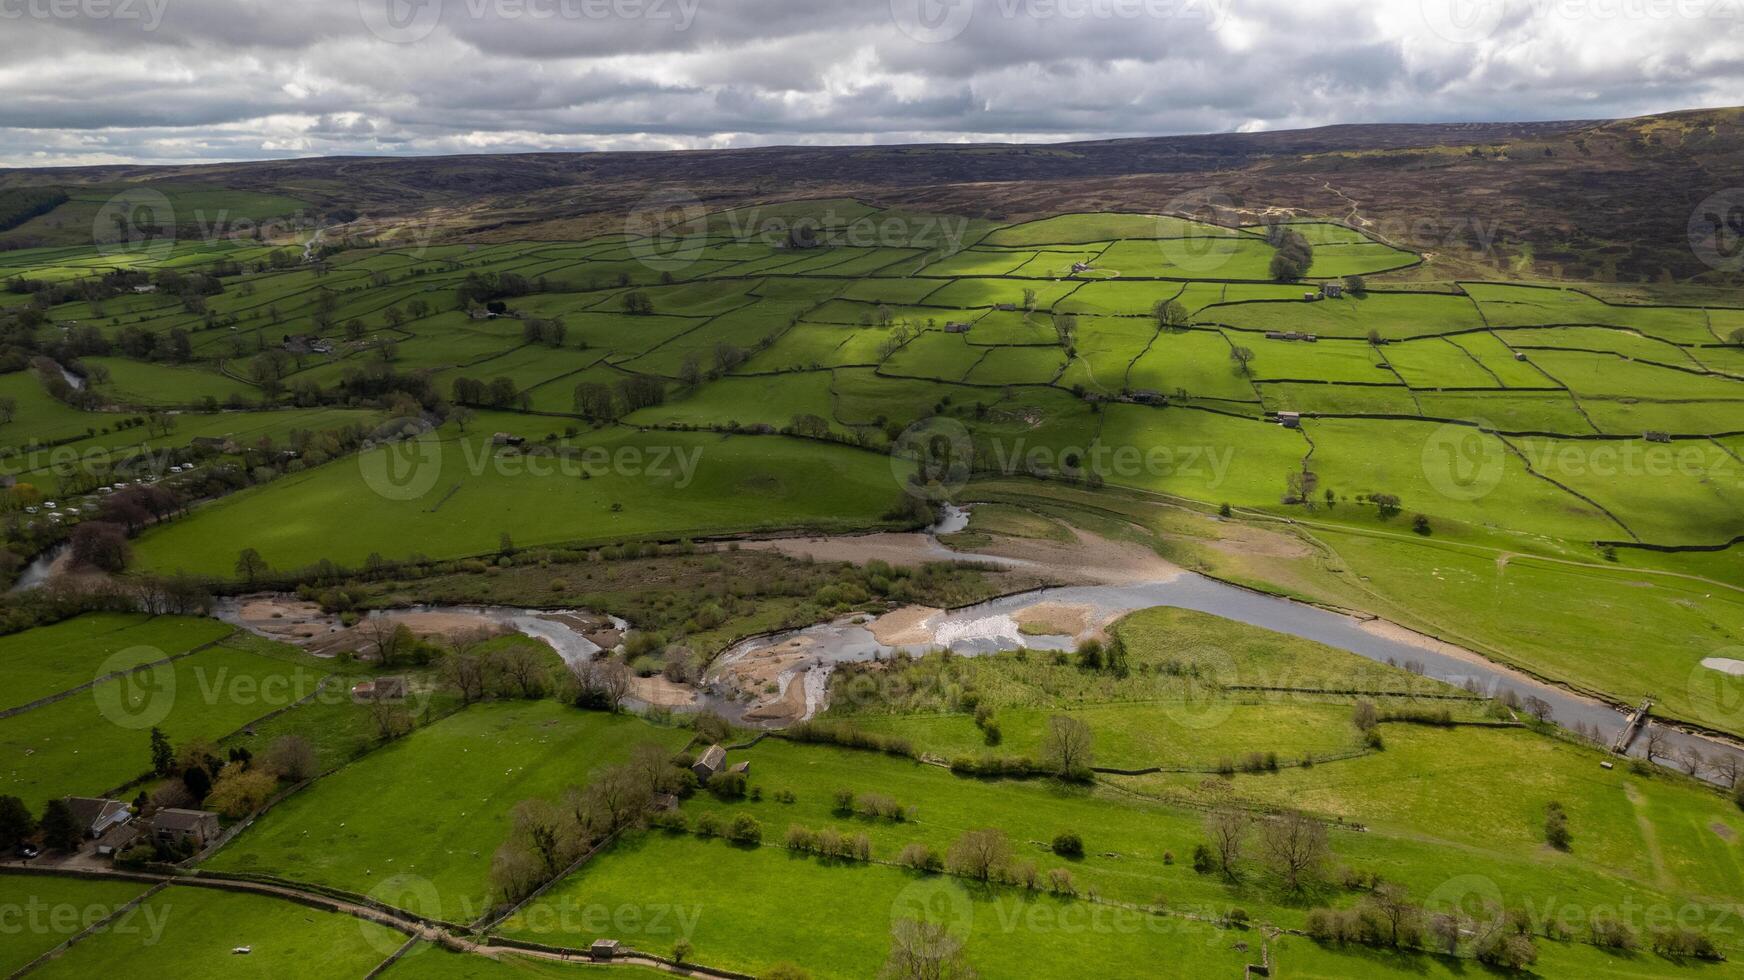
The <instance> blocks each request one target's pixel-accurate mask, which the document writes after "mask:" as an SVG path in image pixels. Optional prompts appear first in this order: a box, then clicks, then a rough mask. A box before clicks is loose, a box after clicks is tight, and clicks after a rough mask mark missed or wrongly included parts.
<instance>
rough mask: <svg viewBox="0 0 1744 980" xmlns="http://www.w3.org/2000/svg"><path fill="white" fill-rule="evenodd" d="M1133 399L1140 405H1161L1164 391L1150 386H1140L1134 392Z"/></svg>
mask: <svg viewBox="0 0 1744 980" xmlns="http://www.w3.org/2000/svg"><path fill="white" fill-rule="evenodd" d="M1132 400H1133V401H1135V402H1138V403H1139V404H1140V405H1161V404H1162V403H1163V393H1162V392H1160V391H1155V390H1153V389H1150V388H1140V389H1138V390H1137V391H1135V392H1133V393H1132Z"/></svg>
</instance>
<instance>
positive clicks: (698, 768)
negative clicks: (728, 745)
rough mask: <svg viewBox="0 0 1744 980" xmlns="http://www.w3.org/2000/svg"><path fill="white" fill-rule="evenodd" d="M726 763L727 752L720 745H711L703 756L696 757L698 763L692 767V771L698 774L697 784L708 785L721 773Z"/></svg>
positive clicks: (704, 751)
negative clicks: (707, 783) (715, 775)
mask: <svg viewBox="0 0 1744 980" xmlns="http://www.w3.org/2000/svg"><path fill="white" fill-rule="evenodd" d="M726 761H727V750H726V749H723V748H721V747H720V746H719V745H711V746H709V747H708V748H706V749H704V750H703V753H702V755H699V756H697V757H696V761H695V762H694V763H692V764H691V766H690V771H691V772H694V773H696V781H697V782H699V783H706V782H708V781H709V780H710V779H711V778H712V777H713V776H714V774H715V773H717V772H720V771H721V766H723V765H725V764H726Z"/></svg>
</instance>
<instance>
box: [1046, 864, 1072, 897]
mask: <svg viewBox="0 0 1744 980" xmlns="http://www.w3.org/2000/svg"><path fill="white" fill-rule="evenodd" d="M1048 891H1050V892H1053V893H1054V894H1055V895H1076V894H1078V887H1077V885H1075V884H1073V883H1072V872H1070V871H1067V870H1066V869H1065V868H1055V869H1053V870H1052V871H1049V872H1048Z"/></svg>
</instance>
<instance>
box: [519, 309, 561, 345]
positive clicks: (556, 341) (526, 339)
mask: <svg viewBox="0 0 1744 980" xmlns="http://www.w3.org/2000/svg"><path fill="white" fill-rule="evenodd" d="M568 337H569V327H568V326H566V325H565V324H564V322H563V318H562V317H560V316H554V317H552V318H551V319H549V320H546V319H542V318H540V317H531V316H530V317H528V318H526V319H525V320H522V321H521V342H522V343H525V344H543V345H545V346H546V347H562V346H563V341H564V340H566V339H567V338H568Z"/></svg>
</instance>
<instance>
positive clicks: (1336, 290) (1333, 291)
mask: <svg viewBox="0 0 1744 980" xmlns="http://www.w3.org/2000/svg"><path fill="white" fill-rule="evenodd" d="M1320 295H1321V296H1323V297H1325V298H1326V299H1340V298H1342V297H1343V296H1344V283H1342V282H1323V283H1321V284H1320Z"/></svg>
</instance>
